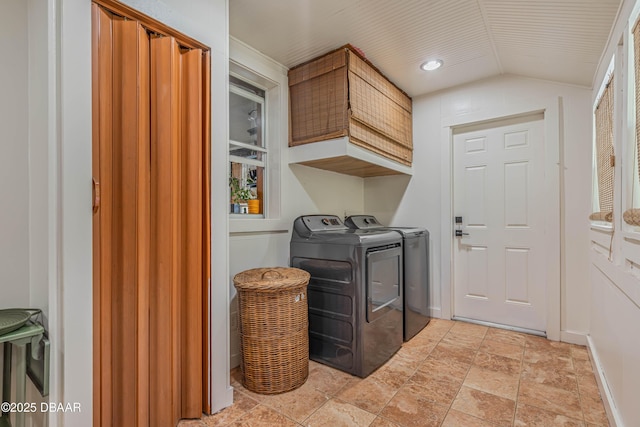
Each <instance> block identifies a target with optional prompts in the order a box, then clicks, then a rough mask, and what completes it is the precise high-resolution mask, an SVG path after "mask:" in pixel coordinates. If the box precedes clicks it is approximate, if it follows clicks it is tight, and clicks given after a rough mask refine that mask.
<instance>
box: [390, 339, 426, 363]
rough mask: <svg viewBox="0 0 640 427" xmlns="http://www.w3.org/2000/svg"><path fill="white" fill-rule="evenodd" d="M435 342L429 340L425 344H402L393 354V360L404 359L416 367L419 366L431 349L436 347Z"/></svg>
mask: <svg viewBox="0 0 640 427" xmlns="http://www.w3.org/2000/svg"><path fill="white" fill-rule="evenodd" d="M435 346H436V343H435V342H427V343H425V344H420V345H415V346H407V345H406V343H405V345H403V346H402V348H401V349H400V350H398V352H397V353H396V354H395V355H394V356H393V358H392V360H396V359H399V360H403V361H405V362H407V363H411V364H412V365H413V366H414V368H417V367H418V366H419V365H420V364H421V363H422V362H423V361H424V359H426V358H427V357H428V356H429V354H431V351H432V350H433V349H434V348H435Z"/></svg>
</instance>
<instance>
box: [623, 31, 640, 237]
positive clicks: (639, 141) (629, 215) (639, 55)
mask: <svg viewBox="0 0 640 427" xmlns="http://www.w3.org/2000/svg"><path fill="white" fill-rule="evenodd" d="M633 53H634V60H633V70H634V80H635V97H636V162H637V163H638V166H639V168H638V170H639V171H640V146H639V145H640V25H638V24H636V26H635V28H634V29H633ZM638 176H640V173H639V174H638V175H636V176H634V177H633V181H632V187H631V188H632V189H634V187H635V186H636V185H640V182H636V181H637V180H638V179H639V178H638ZM632 194H633V193H632ZM633 204H634V203H633V198H632V202H631V209H627V210H626V211H625V212H624V214H622V219H624V222H626V223H627V224H630V225H637V226H640V209H637V208H634V206H633Z"/></svg>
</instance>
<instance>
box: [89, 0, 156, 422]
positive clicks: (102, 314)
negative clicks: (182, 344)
mask: <svg viewBox="0 0 640 427" xmlns="http://www.w3.org/2000/svg"><path fill="white" fill-rule="evenodd" d="M92 7H93V40H92V43H93V58H92V60H93V109H94V114H93V120H94V124H93V126H94V141H93V148H94V150H93V171H94V181H95V182H96V184H95V185H94V211H95V215H94V289H95V293H96V294H95V296H94V309H95V311H96V312H95V314H94V316H95V317H96V319H97V321H96V322H95V325H96V326H95V327H94V342H95V351H94V354H95V358H94V363H95V364H96V367H95V369H96V370H97V371H98V372H99V374H98V375H97V376H96V381H95V386H94V393H95V397H94V402H95V405H94V409H95V411H94V414H95V415H94V424H96V425H103V426H111V425H123V426H124V425H128V426H136V425H148V408H149V389H148V378H149V371H148V365H147V360H148V357H149V351H148V349H149V344H148V342H149V319H148V315H147V314H146V313H147V312H148V302H149V301H148V290H149V231H150V230H149V220H148V218H149V208H150V198H149V190H150V188H149V177H150V163H149V125H148V123H149V103H148V99H149V92H148V87H149V81H148V76H149V64H148V56H149V54H148V51H149V39H148V36H147V33H146V31H145V30H144V28H142V26H140V24H139V23H138V22H135V21H127V20H124V19H122V18H120V17H117V16H114V15H112V14H111V13H109V12H107V11H105V10H103V9H101V8H100V7H98V6H96V5H93V6H92Z"/></svg>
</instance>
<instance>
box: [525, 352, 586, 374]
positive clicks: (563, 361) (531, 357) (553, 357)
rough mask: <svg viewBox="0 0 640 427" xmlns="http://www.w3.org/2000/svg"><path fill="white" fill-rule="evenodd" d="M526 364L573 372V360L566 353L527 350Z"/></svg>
mask: <svg viewBox="0 0 640 427" xmlns="http://www.w3.org/2000/svg"><path fill="white" fill-rule="evenodd" d="M523 360H524V361H525V362H526V363H531V364H536V365H538V366H544V367H546V368H549V369H557V370H565V371H572V370H573V368H574V366H573V359H572V358H571V356H570V355H568V354H566V353H557V352H554V351H553V350H540V349H532V348H529V347H527V348H525V350H524V359H523Z"/></svg>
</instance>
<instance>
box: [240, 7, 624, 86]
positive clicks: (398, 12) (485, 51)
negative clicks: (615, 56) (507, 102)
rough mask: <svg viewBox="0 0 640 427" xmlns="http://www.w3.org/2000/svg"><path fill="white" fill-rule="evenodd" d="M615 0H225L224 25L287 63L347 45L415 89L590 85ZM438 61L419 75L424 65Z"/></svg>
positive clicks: (615, 8)
mask: <svg viewBox="0 0 640 427" xmlns="http://www.w3.org/2000/svg"><path fill="white" fill-rule="evenodd" d="M620 3H621V1H620V0H230V2H229V7H230V18H229V20H230V23H229V26H230V33H231V35H232V36H233V37H235V38H237V39H239V40H241V41H243V42H244V43H246V44H248V45H250V46H252V47H253V48H255V49H257V50H259V51H261V52H262V53H264V54H265V55H267V56H269V57H271V58H272V59H274V60H276V61H278V62H280V63H281V64H283V65H285V66H287V67H292V66H294V65H297V64H299V63H302V62H304V61H307V60H309V59H312V58H314V57H316V56H318V55H321V54H323V53H325V52H328V51H330V50H333V49H335V48H337V47H340V46H342V45H344V44H346V43H351V44H352V45H354V46H356V47H358V48H360V49H361V50H362V51H363V52H364V54H365V55H366V57H367V58H368V59H369V60H370V61H371V62H372V63H373V64H374V65H376V67H378V68H379V69H380V70H381V71H382V73H383V74H385V75H386V76H387V77H388V78H389V79H390V80H391V81H393V82H394V83H396V84H397V85H398V86H399V87H400V88H402V89H404V90H405V91H406V92H407V93H408V94H409V95H411V96H416V95H420V94H424V93H428V92H433V91H436V90H439V89H444V88H447V87H452V86H457V85H460V84H463V83H467V82H470V81H474V80H479V79H483V78H487V77H491V76H496V75H500V74H516V75H521V76H526V77H531V78H537V79H545V80H552V81H557V82H563V83H571V84H576V85H580V86H585V87H592V85H593V78H594V74H595V72H596V67H597V65H598V62H599V61H600V57H601V55H602V51H603V49H604V47H605V45H606V43H607V40H608V37H609V33H610V30H611V26H612V25H613V22H614V19H615V17H616V14H617V12H618V8H619V6H620ZM432 58H440V59H442V60H443V61H444V66H443V67H442V68H440V69H439V70H437V71H434V72H430V73H426V72H424V71H422V70H420V68H419V66H420V64H421V63H423V62H424V61H426V60H428V59H432Z"/></svg>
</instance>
